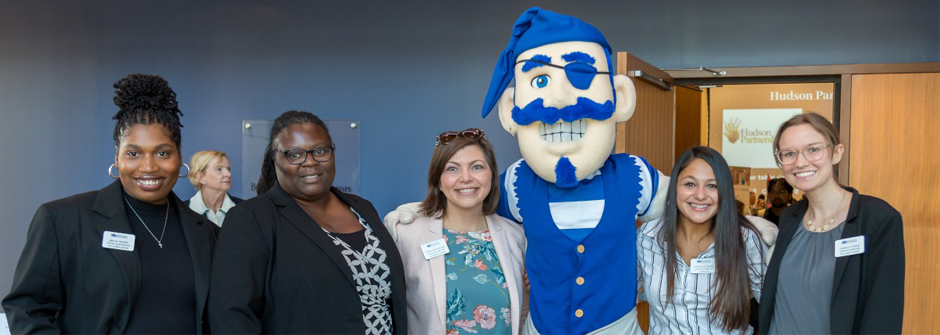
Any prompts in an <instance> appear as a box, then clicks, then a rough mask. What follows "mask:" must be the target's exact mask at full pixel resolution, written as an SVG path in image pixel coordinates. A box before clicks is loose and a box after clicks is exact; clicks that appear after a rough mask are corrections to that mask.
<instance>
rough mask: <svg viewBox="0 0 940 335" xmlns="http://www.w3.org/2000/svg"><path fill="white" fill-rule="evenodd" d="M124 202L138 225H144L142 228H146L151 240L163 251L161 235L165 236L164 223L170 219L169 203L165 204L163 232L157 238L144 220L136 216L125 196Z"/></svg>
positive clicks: (138, 215) (135, 211)
mask: <svg viewBox="0 0 940 335" xmlns="http://www.w3.org/2000/svg"><path fill="white" fill-rule="evenodd" d="M124 202H126V203H127V207H130V208H131V211H132V212H134V215H135V216H137V219H138V220H140V223H143V224H144V228H146V229H147V232H148V233H150V236H153V239H154V240H156V241H157V245H159V246H160V249H163V235H164V234H166V222H167V221H168V220H169V219H170V202H169V201H167V202H166V217H165V218H163V232H162V233H160V238H157V235H154V234H153V232H152V231H150V227H147V223H146V222H144V219H141V218H140V214H137V210H135V209H134V206H132V205H131V202H130V201H128V200H127V197H126V196H125V197H124Z"/></svg>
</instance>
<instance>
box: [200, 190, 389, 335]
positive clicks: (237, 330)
mask: <svg viewBox="0 0 940 335" xmlns="http://www.w3.org/2000/svg"><path fill="white" fill-rule="evenodd" d="M331 191H332V192H333V193H334V194H336V196H337V197H339V199H340V200H342V201H343V202H344V203H346V204H348V205H349V206H351V207H352V208H354V209H355V210H356V212H358V213H359V214H360V215H362V217H363V218H364V219H365V220H366V222H368V223H369V225H370V226H371V227H372V231H373V233H374V234H375V236H376V237H378V239H379V242H380V243H381V244H382V248H384V249H385V251H386V253H387V254H388V257H387V258H386V262H387V264H388V265H389V268H390V270H391V276H390V280H391V288H392V301H391V312H392V323H393V326H394V328H393V333H395V334H406V333H407V329H408V328H407V322H406V317H405V315H406V310H405V308H406V304H405V277H404V266H403V265H402V261H401V256H400V255H399V253H398V248H397V247H396V246H395V242H394V241H393V240H392V237H391V235H389V233H388V231H387V230H386V229H385V227H384V226H383V225H382V221H381V219H379V215H378V213H376V211H375V208H374V207H372V204H371V203H369V202H368V201H366V200H364V199H362V198H360V197H358V196H355V195H350V194H345V193H342V192H340V191H339V190H337V189H336V188H333V189H332V190H331ZM215 255H216V258H215V259H214V261H213V264H212V278H211V285H212V291H211V292H210V293H209V323H210V326H211V327H212V331H213V332H214V333H218V334H299V333H303V334H363V333H365V322H364V321H363V319H362V304H361V303H360V302H359V293H358V292H357V291H356V284H355V282H353V278H352V271H350V270H349V265H347V264H346V260H345V259H344V258H343V256H342V254H341V253H340V250H339V249H338V248H337V247H336V246H335V245H334V244H333V240H331V239H330V238H329V237H328V236H327V235H326V233H324V232H323V230H321V229H320V227H319V225H318V224H317V223H316V222H314V221H313V219H311V218H310V216H309V215H307V213H306V212H304V210H303V209H302V208H300V206H298V205H297V203H296V202H295V201H294V199H293V198H291V197H290V195H288V194H287V193H285V192H284V190H283V189H281V187H280V185H277V184H275V186H274V187H272V188H271V189H270V190H269V191H268V192H267V193H265V194H263V195H260V196H257V197H254V198H252V199H248V200H246V201H245V202H242V203H241V204H239V205H238V206H235V207H233V208H232V210H231V211H230V212H229V214H228V215H227V216H226V218H225V229H222V233H221V234H220V236H219V245H218V247H217V249H216V253H215Z"/></svg>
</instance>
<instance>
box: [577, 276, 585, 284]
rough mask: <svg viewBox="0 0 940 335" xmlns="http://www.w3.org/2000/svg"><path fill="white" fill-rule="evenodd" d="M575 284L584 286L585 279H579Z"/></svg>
mask: <svg viewBox="0 0 940 335" xmlns="http://www.w3.org/2000/svg"><path fill="white" fill-rule="evenodd" d="M575 282H576V283H578V285H584V277H578V279H576V280H575Z"/></svg>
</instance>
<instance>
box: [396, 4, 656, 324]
mask: <svg viewBox="0 0 940 335" xmlns="http://www.w3.org/2000/svg"><path fill="white" fill-rule="evenodd" d="M610 55H611V48H610V45H609V44H608V43H607V40H606V39H605V38H604V36H603V34H601V32H600V31H599V30H597V29H596V28H594V27H593V26H591V25H590V24H588V23H586V22H584V21H581V20H579V19H577V18H574V17H571V16H567V15H561V14H557V13H553V12H550V11H547V10H543V9H540V8H531V9H529V10H527V11H525V12H524V13H523V14H522V15H521V16H520V17H519V19H518V20H517V21H516V23H515V25H514V26H513V29H512V37H511V38H510V41H509V45H508V46H507V47H506V49H505V50H504V51H503V53H502V54H501V55H500V57H499V60H498V62H497V65H496V68H495V70H494V72H493V78H492V81H491V83H490V87H489V90H488V92H487V95H486V98H485V101H484V104H483V110H482V115H483V117H484V118H485V117H486V116H487V115H488V114H489V113H490V111H491V110H492V109H493V107H496V108H497V110H498V115H499V119H500V123H501V124H502V126H503V128H505V129H506V131H508V132H509V133H510V134H512V135H514V136H515V137H516V139H517V140H518V142H519V150H520V152H521V153H522V157H523V158H522V159H520V160H519V161H517V162H515V163H513V164H512V165H511V166H510V167H509V168H507V169H506V171H505V172H504V173H503V174H502V175H501V176H500V178H501V184H500V203H499V207H498V210H497V213H498V214H500V215H502V216H503V217H506V218H508V219H511V220H514V221H516V222H518V223H521V224H522V225H523V228H524V230H525V235H526V239H527V251H526V258H525V269H526V272H527V274H528V278H529V283H530V296H529V316H528V317H527V318H526V323H525V326H524V327H523V332H524V333H526V334H637V335H639V334H643V333H642V330H640V328H639V326H638V324H637V318H636V309H635V307H636V306H635V305H636V301H637V290H636V287H637V268H636V264H637V260H636V242H635V241H636V220H641V221H650V220H653V219H656V218H659V217H661V216H662V212H663V206H664V204H665V194H666V193H667V192H666V191H665V190H666V189H667V187H668V185H669V180H668V177H665V176H663V175H662V173H660V172H659V171H657V170H655V169H654V168H652V167H651V166H650V165H649V163H648V162H647V161H646V160H645V159H644V158H642V157H639V156H633V155H628V154H612V153H611V152H612V151H613V148H614V141H615V140H616V123H617V122H622V121H627V120H629V119H630V117H631V116H632V115H633V112H634V109H635V107H636V90H635V88H634V86H633V83H632V82H631V81H630V79H629V78H627V77H626V76H623V75H613V74H612V72H613V71H612V64H611V61H610ZM513 80H515V87H510V86H509V84H510V83H511V82H512V81H513ZM660 190H661V191H660ZM414 206H415V205H414V204H410V205H403V206H402V207H399V209H397V210H396V211H394V212H392V213H390V214H389V216H387V217H386V224H388V225H392V226H393V225H395V224H398V222H399V221H402V222H405V221H409V222H410V220H406V219H410V218H411V217H412V216H413V215H414V213H415V212H417V210H416V209H415V207H414ZM389 230H390V231H393V232H394V231H395V229H394V227H391V228H390V229H389Z"/></svg>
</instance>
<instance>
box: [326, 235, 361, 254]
mask: <svg viewBox="0 0 940 335" xmlns="http://www.w3.org/2000/svg"><path fill="white" fill-rule="evenodd" d="M330 234H332V235H333V236H336V238H338V239H340V240H343V242H346V244H348V245H349V247H350V248H352V250H355V251H359V252H362V250H363V249H365V248H366V230H365V229H363V230H360V231H356V232H352V233H347V234H343V233H330ZM339 247H340V249H342V246H339Z"/></svg>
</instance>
